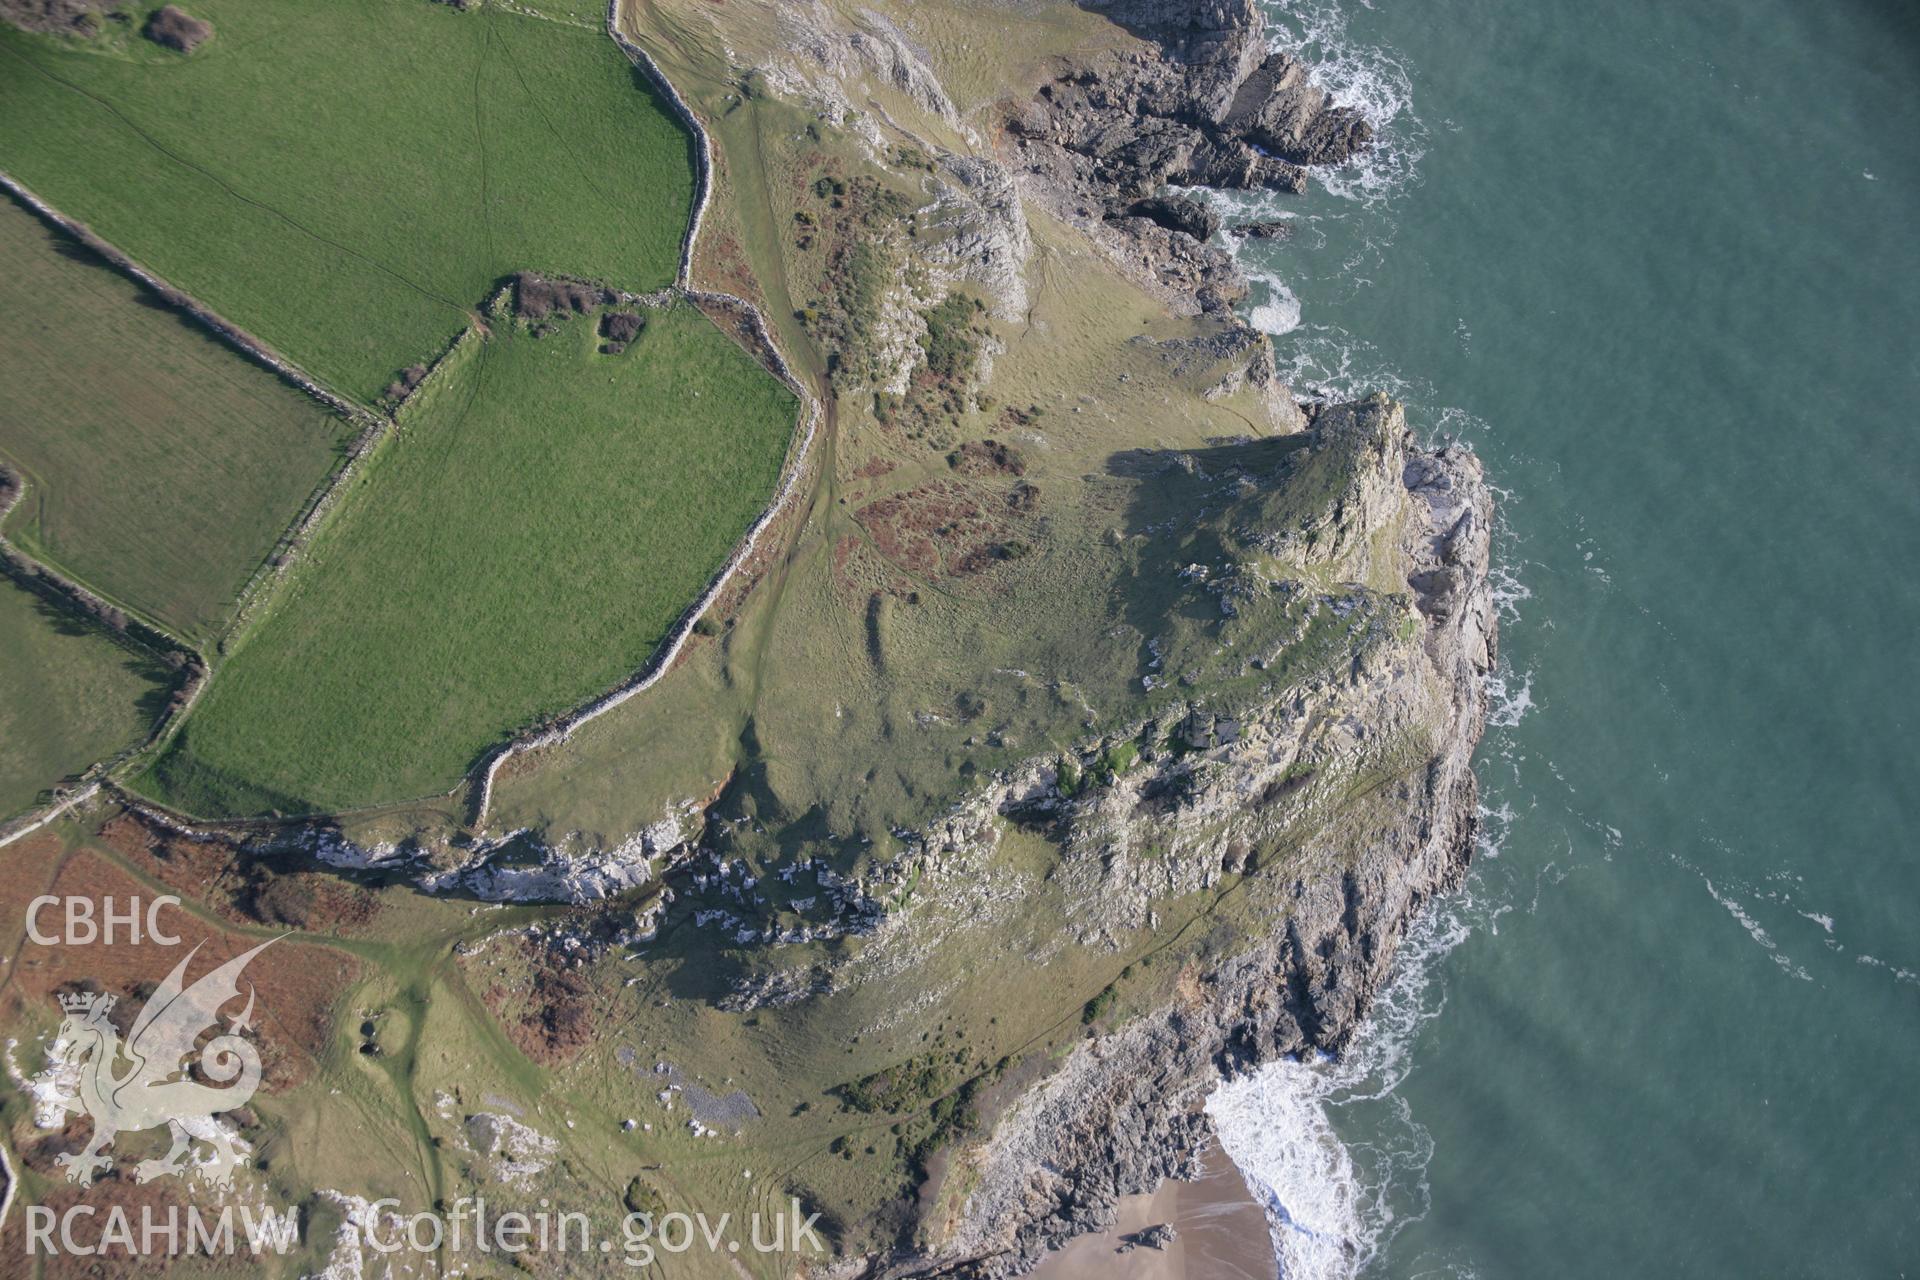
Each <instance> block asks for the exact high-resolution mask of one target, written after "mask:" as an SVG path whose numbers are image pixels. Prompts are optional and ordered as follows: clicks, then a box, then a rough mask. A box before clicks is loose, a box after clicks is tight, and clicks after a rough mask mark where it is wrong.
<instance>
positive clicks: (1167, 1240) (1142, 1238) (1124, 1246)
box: [1114, 1222, 1180, 1253]
mask: <svg viewBox="0 0 1920 1280" xmlns="http://www.w3.org/2000/svg"><path fill="white" fill-rule="evenodd" d="M1179 1238H1180V1233H1179V1232H1178V1231H1176V1230H1174V1228H1173V1224H1172V1223H1168V1222H1156V1223H1155V1224H1154V1225H1152V1226H1151V1227H1147V1228H1144V1229H1143V1230H1140V1231H1134V1232H1130V1233H1128V1234H1127V1235H1124V1236H1121V1237H1120V1247H1119V1248H1118V1249H1116V1250H1114V1252H1115V1253H1132V1252H1133V1251H1134V1250H1135V1249H1165V1248H1166V1247H1167V1246H1168V1245H1170V1244H1172V1243H1173V1242H1174V1241H1175V1240H1178V1239H1179Z"/></svg>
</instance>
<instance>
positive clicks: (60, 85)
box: [0, 0, 692, 399]
mask: <svg viewBox="0 0 1920 1280" xmlns="http://www.w3.org/2000/svg"><path fill="white" fill-rule="evenodd" d="M193 11H194V12H195V13H196V14H197V15H199V16H202V17H205V18H206V19H208V20H210V21H211V22H212V23H213V25H214V28H215V32H216V35H215V37H214V39H213V40H211V41H210V42H208V43H207V44H206V45H205V46H203V47H202V48H201V49H200V50H198V51H196V52H195V53H194V54H193V55H191V56H190V57H181V56H180V55H177V54H173V53H170V52H167V51H164V50H162V49H160V48H158V47H157V46H154V45H152V44H150V43H148V42H146V41H144V40H141V39H139V38H137V37H134V36H130V35H124V34H122V35H117V36H107V37H103V38H102V40H101V41H100V42H99V43H98V44H96V45H93V46H82V45H79V44H77V43H75V42H71V41H65V40H60V39H56V38H52V37H37V36H28V35H24V34H22V33H20V32H18V31H15V30H13V29H11V28H8V27H3V26H0V68H3V69H0V166H4V167H5V168H7V169H8V170H9V171H11V172H12V173H13V174H14V175H15V176H17V177H19V178H20V179H21V180H23V181H24V182H26V183H27V184H28V185H29V186H31V187H33V188H35V189H36V190H38V191H39V192H40V193H41V194H42V195H44V196H46V197H47V198H48V199H50V200H51V201H53V202H54V203H55V204H56V205H59V206H61V207H62V208H64V209H65V210H66V211H67V212H68V213H70V214H72V215H73V216H75V217H78V218H81V219H83V220H85V221H87V222H89V223H90V224H91V225H92V226H93V227H94V229H95V230H97V231H98V232H100V233H101V234H102V235H104V236H105V237H106V238H107V239H108V240H110V241H112V242H113V243H115V244H117V245H119V246H120V247H121V248H124V249H125V250H126V251H127V252H128V253H130V254H132V255H133V257H135V258H136V259H138V260H140V261H142V262H144V263H147V264H149V265H150V266H152V267H153V268H154V269H155V270H157V271H159V272H160V273H161V274H162V275H164V276H166V277H168V278H169V279H171V280H172V281H173V282H174V283H175V284H177V285H179V286H181V287H182V288H185V289H187V290H188V291H189V292H192V293H195V294H197V295H198V296H200V297H201V298H202V299H203V300H205V301H206V302H207V303H208V304H210V305H211V306H213V307H214V308H215V309H216V310H219V311H221V312H223V313H225V314H226V315H228V316H229V317H231V318H232V319H233V320H235V321H236V322H238V323H239V324H241V325H242V326H244V327H246V328H249V329H251V330H253V331H254V332H256V333H258V334H259V335H260V336H261V337H263V338H265V339H266V340H267V341H268V342H270V343H272V344H274V345H276V346H278V347H279V348H280V349H282V350H284V351H286V352H287V353H289V354H290V355H291V356H293V358H294V359H295V360H296V361H298V362H300V363H301V364H303V365H305V366H306V367H308V368H309V369H311V370H312V371H313V372H314V373H316V374H318V375H319V376H320V377H322V378H324V379H327V380H330V381H332V382H334V383H336V384H337V385H339V386H340V387H341V388H342V389H344V390H346V391H347V392H348V393H350V394H352V395H355V396H359V397H361V398H363V399H371V398H372V397H374V396H375V395H376V394H377V393H378V391H379V389H380V388H381V387H382V386H383V385H384V384H385V383H386V381H387V380H388V379H389V378H390V377H391V376H392V374H393V372H394V371H395V370H396V369H397V368H399V367H401V366H404V365H406V364H409V363H411V362H412V361H414V360H417V359H421V358H423V357H426V356H429V355H431V354H433V353H434V352H435V351H436V350H437V349H438V348H440V347H442V346H443V345H444V344H445V343H446V342H447V341H448V340H449V339H450V338H452V337H453V336H454V335H455V334H456V333H458V332H459V331H460V329H461V328H462V327H463V325H464V324H465V321H466V313H467V312H468V311H469V310H470V309H472V308H475V307H477V306H478V305H479V304H480V302H481V301H482V300H483V299H484V298H485V297H486V296H487V295H488V294H489V293H490V292H491V290H492V288H493V286H494V284H495V283H496V281H497V280H498V279H499V278H500V277H501V276H503V275H505V274H508V273H510V272H513V271H516V270H521V269H544V270H549V271H561V272H570V273H573V274H576V275H587V276H595V277H599V278H604V279H605V280H607V281H608V282H609V283H612V284H615V285H617V286H620V287H625V288H632V289H647V288H653V287H657V286H660V285H663V284H666V283H668V282H670V281H671V280H672V278H673V273H674V265H675V261H676V257H677V251H678V247H679V243H680V239H681V235H682V232H683V230H684V226H685V217H686V210H687V206H688V203H689V200H690V198H691V190H692V178H691V170H690V166H689V163H688V141H687V139H686V137H685V135H684V133H683V132H682V131H681V129H680V127H679V126H678V124H676V123H675V122H674V121H673V120H672V119H671V118H670V117H668V116H667V115H666V113H665V111H664V110H663V109H662V107H661V106H660V105H659V103H658V101H657V100H656V98H655V97H654V96H653V94H652V93H651V91H650V90H648V89H647V88H646V87H645V86H644V82H642V81H641V80H640V79H639V78H638V77H637V76H636V75H635V73H634V72H633V70H632V68H631V67H630V66H629V64H628V63H627V61H626V59H625V58H624V57H623V56H622V55H621V54H620V53H619V51H618V50H617V49H615V48H614V47H613V45H612V44H611V42H610V41H608V39H607V38H606V36H605V34H604V33H603V32H601V31H599V30H598V29H597V28H596V27H592V26H590V25H589V26H578V25H572V22H573V21H574V20H569V21H567V22H560V21H543V20H539V19H534V18H529V17H524V16H520V15H516V14H513V13H509V12H507V11H504V10H496V9H491V8H489V9H484V10H479V11H475V12H471V13H461V12H458V11H456V10H454V9H453V8H451V7H449V6H446V5H437V4H430V3H427V2H426V0H337V2H335V3H329V4H325V5H307V4H301V3H297V2H296V0H205V3H202V4H199V5H197V6H196V7H195V9H194V10H193ZM580 21H584V20H580Z"/></svg>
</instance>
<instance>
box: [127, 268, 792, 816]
mask: <svg viewBox="0 0 1920 1280" xmlns="http://www.w3.org/2000/svg"><path fill="white" fill-rule="evenodd" d="M493 327H494V336H493V337H492V338H490V339H488V340H486V341H484V342H481V341H477V340H476V341H471V342H469V343H467V344H465V345H464V346H463V347H462V348H461V349H460V350H459V351H457V352H456V353H455V355H454V357H453V358H452V359H451V360H450V361H449V363H448V364H447V365H446V366H443V368H442V369H441V370H440V371H438V372H437V373H436V374H435V376H434V378H433V379H432V380H431V381H430V382H429V383H428V384H427V385H426V386H425V387H423V388H422V390H421V392H420V393H419V395H418V396H417V398H416V399H415V400H414V401H412V402H410V404H409V406H408V408H407V409H406V410H405V411H404V412H403V414H402V416H401V419H400V424H399V428H398V431H397V433H396V434H395V435H394V436H392V437H390V438H389V439H388V440H387V441H386V442H384V443H383V444H382V445H381V446H380V450H379V452H378V453H377V454H376V456H375V457H374V458H373V459H371V460H370V463H369V465H368V466H367V467H366V468H365V469H364V470H363V471H361V472H360V473H359V475H358V476H357V477H356V478H355V480H354V481H352V482H351V488H350V489H349V491H347V492H346V493H345V494H343V501H342V504H341V506H340V508H339V509H338V510H337V511H336V512H335V513H334V514H333V516H332V517H331V518H330V521H329V523H328V525H327V527H326V528H325V529H324V530H323V532H322V533H321V534H320V535H319V536H318V538H317V539H316V540H315V542H314V544H313V546H312V549H311V550H310V552H309V553H308V557H307V558H306V559H305V560H304V561H302V563H301V564H300V566H299V567H298V568H297V569H296V570H295V571H294V573H293V575H292V577H291V579H290V580H289V582H288V583H287V585H286V586H285V587H284V588H282V592H281V594H280V596H279V597H277V598H276V599H275V601H274V602H273V604H272V605H271V606H270V608H269V611H268V612H267V613H266V614H265V615H264V616H263V618H262V619H261V620H260V621H258V622H256V623H255V624H253V626H252V627H251V629H250V630H249V631H248V633H247V635H246V637H245V638H244V639H243V640H242V641H241V643H240V645H239V646H238V649H237V651H236V652H235V653H234V654H233V655H232V656H231V657H230V658H229V659H228V661H227V662H226V663H225V664H224V665H223V666H222V667H221V668H220V669H219V670H218V671H217V672H216V673H215V675H214V678H213V682H212V685H211V687H210V688H209V689H208V692H207V694H206V696H205V698H204V700H203V701H202V702H201V704H200V705H199V706H198V707H197V708H196V709H195V711H194V713H193V714H192V716H191V717H190V718H189V719H188V721H187V723H186V726H185V728H184V730H183V732H182V734H181V735H180V736H179V737H178V738H176V739H175V740H174V741H173V743H172V744H171V745H170V747H169V749H168V751H167V752H166V754H165V755H164V756H163V757H162V758H161V759H160V760H159V761H158V762H157V764H156V765H155V766H154V768H153V769H152V770H151V771H150V772H149V773H148V774H147V775H145V776H144V778H143V779H142V781H141V782H140V784H139V785H141V786H143V787H144V788H145V789H147V790H148V791H149V792H151V793H152V794H153V795H154V796H155V797H156V798H158V799H161V800H163V801H165V802H167V803H169V804H173V805H175V806H177V807H179V808H181V809H183V810H186V811H187V812H189V813H194V814H198V815H200V816H204V817H217V816H230V815H238V814H246V813H258V812H262V811H268V810H274V809H278V810H281V811H283V812H307V811H329V810H341V809H353V808H360V807H367V806H372V805H376V804H381V803H386V802H390V801H398V800H403V799H409V798H413V797H418V796H422V795H427V794H430V793H436V792H444V791H446V790H448V789H449V788H451V787H453V786H454V785H456V784H457V783H458V782H459V780H460V778H461V776H462V775H463V774H464V773H465V772H466V771H467V770H468V769H469V768H470V767H471V766H472V765H473V763H474V761H475V760H476V758H477V757H478V756H480V755H481V754H482V753H483V752H484V751H485V750H486V749H487V748H488V747H489V746H491V745H492V744H494V743H497V742H499V741H501V740H502V739H504V738H506V737H507V736H509V735H510V734H512V733H514V732H515V731H517V730H519V729H522V728H525V727H526V726H528V725H529V724H531V723H532V722H534V721H535V720H536V719H537V718H539V717H541V716H543V715H548V714H552V713H555V712H559V711H563V710H566V709H567V708H570V707H572V706H574V705H576V704H577V703H579V702H581V701H583V700H585V699H586V698H588V697H590V696H592V695H593V694H595V693H597V692H599V691H601V690H603V689H606V688H609V687H611V686H612V685H614V684H616V683H618V682H619V681H620V680H621V679H622V678H624V677H625V676H626V675H627V674H629V673H630V672H632V671H634V670H635V669H636V668H638V667H639V666H641V665H642V664H643V663H644V662H645V661H646V659H647V657H648V655H649V654H651V653H652V652H653V650H654V648H655V647H656V646H657V644H658V643H659V641H660V640H661V638H662V637H663V635H664V634H665V632H666V631H667V629H668V628H669V626H670V625H671V624H672V622H673V620H674V619H675V618H677V617H678V616H679V615H680V614H681V612H682V611H683V610H684V609H685V608H686V607H687V605H688V603H689V602H691V601H692V600H693V599H694V598H695V596H696V595H697V594H698V593H699V591H700V589H701V587H702V586H703V585H704V584H705V583H706V581H707V580H708V579H709V578H710V577H711V575H712V574H713V573H714V572H715V571H716V570H717V569H718V568H719V566H720V564H721V563H722V562H723V560H724V558H725V557H726V555H727V553H728V551H729V550H730V549H731V548H732V546H733V545H734V544H735V542H736V541H737V540H738V538H739V537H740V535H741V534H742V533H743V532H744V531H745V529H746V527H747V525H748V524H749V523H750V522H751V520H752V519H753V517H754V516H755V515H756V514H757V513H758V512H759V510H760V509H761V507H762V506H763V505H764V504H765V503H766V501H767V499H768V496H769V494H770V493H771V491H772V488H773V485H774V482H775V479H776V477H777V475H778V473H779V469H780V464H781V460H782V458H783V456H784V453H785V449H786V445H787V440H788V437H789V435H790V433H791V431H792V428H793V415H794V409H795V404H794V401H793V398H792V396H791V395H790V394H789V393H788V392H787V391H786V390H785V389H784V388H782V387H781V386H780V385H779V384H778V383H777V382H775V381H774V380H773V379H772V378H770V377H769V376H768V375H767V374H766V373H765V372H764V371H763V370H761V369H760V368H759V366H758V365H757V364H755V363H754V362H753V360H752V359H751V358H750V357H748V356H747V355H746V354H745V353H744V352H742V351H741V350H740V349H739V348H738V347H736V346H734V345H733V344H732V343H731V341H729V340H728V339H727V338H726V337H725V336H724V335H722V334H721V333H720V331H719V330H717V329H715V328H714V327H713V325H712V324H711V323H709V322H708V321H707V319H706V318H705V317H704V316H702V315H701V314H699V313H698V312H697V311H695V310H693V309H691V308H690V307H687V306H685V305H680V306H676V307H675V308H673V309H670V310H667V311H664V312H655V313H651V319H650V320H649V323H648V325H647V328H646V330H645V332H644V333H643V334H642V336H641V337H640V338H639V340H638V341H636V342H635V343H634V344H633V345H632V346H631V347H630V348H628V349H627V351H626V352H625V353H624V354H622V355H617V356H609V355H603V354H600V352H599V348H598V343H597V339H596V338H595V337H594V333H593V321H592V319H591V318H590V317H578V318H575V319H573V320H570V321H568V322H566V323H565V324H564V325H563V326H562V327H561V328H560V329H559V330H558V331H557V332H554V333H552V334H549V335H548V336H546V337H542V338H535V337H532V336H530V335H529V334H528V333H527V332H526V331H525V330H524V329H522V328H520V327H519V326H517V325H516V324H515V323H514V322H511V321H509V320H508V319H506V318H505V317H504V316H496V317H495V318H494V320H493Z"/></svg>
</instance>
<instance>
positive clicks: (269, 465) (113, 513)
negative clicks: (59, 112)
mask: <svg viewBox="0 0 1920 1280" xmlns="http://www.w3.org/2000/svg"><path fill="white" fill-rule="evenodd" d="M0 315H5V316H7V317H8V322H7V326H6V338H5V341H4V342H0V386H4V387H5V388H6V394H5V395H4V396H0V459H4V460H5V461H7V462H8V463H10V464H12V465H13V467H14V468H15V469H16V470H18V471H20V472H22V473H24V475H25V476H26V479H27V489H26V495H25V497H24V498H23V500H22V501H21V503H20V505H19V506H18V507H16V508H15V509H14V511H13V513H12V515H11V516H9V517H8V519H7V523H6V526H5V530H4V532H5V533H6V535H7V537H8V538H10V539H11V540H12V541H13V542H14V543H15V544H16V545H17V546H19V547H20V548H21V549H22V550H23V551H26V552H27V553H28V554H30V555H32V556H34V557H36V558H38V559H40V560H41V561H43V562H45V563H47V564H50V565H53V566H55V567H57V568H59V569H60V570H62V571H63V572H65V573H66V574H68V575H69V576H71V577H73V578H77V579H79V580H80V581H82V582H85V583H86V584H87V585H88V586H90V587H92V588H93V589H94V590H95V591H97V592H99V593H101V594H102V595H105V596H106V597H108V598H109V599H111V600H113V601H115V602H116V603H118V604H120V605H121V606H123V607H125V608H127V609H131V610H133V611H135V612H138V613H140V614H143V615H145V616H146V617H148V618H150V619H152V620H153V621H154V622H156V623H158V624H159V625H160V626H162V627H164V628H166V629H167V630H169V631H172V632H173V633H174V634H176V635H179V636H182V637H184V638H185V639H187V640H189V641H191V642H193V643H196V644H202V643H205V642H207V641H208V640H210V639H211V638H212V637H213V636H215V635H217V634H218V633H219V631H220V630H221V628H222V627H223V625H224V623H225V621H226V618H227V615H228V612H229V609H230V606H231V605H232V603H233V601H234V597H235V595H236V593H238V592H239V590H240V589H241V588H242V587H243V586H244V585H245V584H246V582H247V580H248V578H249V577H251V576H252V574H253V572H254V571H255V570H256V569H257V568H258V567H259V566H260V563H261V561H262V560H263V559H264V558H265V557H266V556H267V554H268V553H269V552H271V551H272V549H273V546H274V543H275V542H276V540H277V539H278V538H279V536H280V534H281V532H282V531H283V530H284V529H285V528H286V526H287V524H288V523H289V521H291V520H292V519H293V517H294V515H295V514H296V513H297V512H298V511H299V510H300V507H301V505H302V503H303V502H304V501H305V500H306V498H307V497H308V495H309V494H311V493H312V492H313V491H314V489H315V488H316V487H317V486H318V485H320V484H321V483H322V482H323V481H324V480H325V479H326V478H327V476H328V475H329V474H330V473H331V472H332V470H333V467H334V465H335V463H336V462H337V461H338V458H339V449H340V446H341V444H342V442H343V440H344V438H345V437H346V436H347V434H348V433H349V432H350V430H351V428H350V426H349V424H348V423H347V422H346V420H345V419H343V418H341V417H339V416H338V415H336V414H333V413H331V412H329V411H328V410H326V409H325V408H323V407H322V406H321V405H319V404H318V403H317V402H316V401H314V400H313V399H312V398H310V397H308V396H307V395H305V394H304V393H302V392H300V391H298V390H296V389H294V388H293V387H290V386H288V385H287V384H285V383H284V382H282V381H281V380H280V379H279V378H277V377H276V376H275V375H273V374H272V373H270V372H268V371H267V370H265V369H263V368H261V367H260V366H258V365H256V364H253V363H252V362H250V361H248V360H247V359H245V358H244V357H242V356H241V355H239V354H238V353H237V352H235V351H233V350H232V349H230V348H228V347H226V346H223V345H222V344H221V343H219V342H218V341H216V340H215V339H213V338H212V337H211V336H209V335H208V334H207V333H206V332H205V331H203V330H202V329H200V328H199V327H198V326H196V325H195V324H193V323H192V322H191V321H189V320H187V319H186V318H184V317H183V316H180V315H178V314H176V313H173V312H170V311H168V310H167V309H166V308H165V307H164V306H163V305H161V304H160V303H159V302H158V300H157V299H155V298H154V297H153V295H151V294H149V293H148V292H146V291H145V290H144V289H142V288H141V286H139V285H136V284H134V283H133V282H132V281H130V280H128V279H126V278H125V277H124V276H121V275H120V274H118V273H117V272H115V271H113V270H112V269H110V268H108V267H107V266H106V265H105V264H103V263H100V262H99V261H98V260H97V259H95V258H93V256H92V255H91V254H90V253H89V252H88V251H87V250H86V249H84V248H82V247H81V246H79V245H78V244H76V243H74V242H73V241H72V240H70V239H68V238H66V237H65V236H64V235H61V234H59V233H57V232H54V231H53V230H51V229H50V228H48V227H47V226H46V225H45V224H43V223H42V222H41V221H40V220H39V219H38V218H36V217H34V216H33V215H32V214H30V213H28V212H27V211H26V210H24V209H22V208H21V207H19V206H18V205H16V204H14V203H13V202H12V201H11V200H0Z"/></svg>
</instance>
